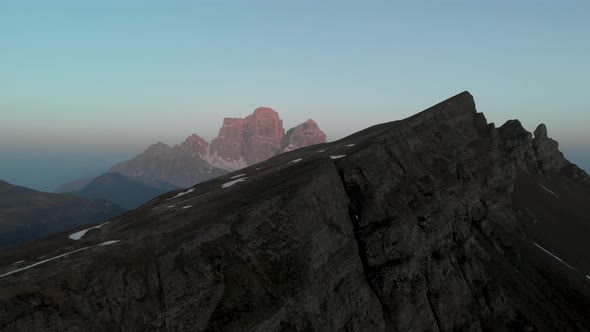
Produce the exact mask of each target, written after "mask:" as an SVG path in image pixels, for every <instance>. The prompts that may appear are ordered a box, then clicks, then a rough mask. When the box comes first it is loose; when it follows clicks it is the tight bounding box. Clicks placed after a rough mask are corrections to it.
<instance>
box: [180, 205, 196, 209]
mask: <svg viewBox="0 0 590 332" xmlns="http://www.w3.org/2000/svg"><path fill="white" fill-rule="evenodd" d="M192 207H193V206H192V205H187V206H183V207H182V209H190V208H192Z"/></svg>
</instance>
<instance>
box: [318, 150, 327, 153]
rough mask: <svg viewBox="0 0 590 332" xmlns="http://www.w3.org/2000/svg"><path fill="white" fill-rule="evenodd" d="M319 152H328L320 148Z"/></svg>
mask: <svg viewBox="0 0 590 332" xmlns="http://www.w3.org/2000/svg"><path fill="white" fill-rule="evenodd" d="M318 152H320V153H322V152H326V150H318Z"/></svg>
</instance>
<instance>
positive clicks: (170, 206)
mask: <svg viewBox="0 0 590 332" xmlns="http://www.w3.org/2000/svg"><path fill="white" fill-rule="evenodd" d="M168 207H169V208H173V207H176V205H169V206H168Z"/></svg>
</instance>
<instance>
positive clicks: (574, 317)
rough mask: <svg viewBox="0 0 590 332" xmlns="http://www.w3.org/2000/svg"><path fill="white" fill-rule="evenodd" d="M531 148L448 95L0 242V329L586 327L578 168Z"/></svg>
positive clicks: (582, 182) (584, 199)
mask: <svg viewBox="0 0 590 332" xmlns="http://www.w3.org/2000/svg"><path fill="white" fill-rule="evenodd" d="M535 137H537V138H538V139H541V137H543V135H541V134H539V135H535ZM542 146H543V143H541V142H540V141H537V142H535V139H533V137H532V135H531V134H530V133H528V132H526V130H524V129H523V128H522V126H521V125H520V123H519V122H517V121H510V122H508V123H506V124H505V125H503V126H502V127H500V128H496V127H495V126H494V125H493V124H488V123H487V121H486V119H485V117H484V116H483V115H482V114H481V113H477V111H476V109H475V103H474V101H473V98H472V97H471V95H470V94H469V93H466V92H465V93H462V94H459V95H457V96H455V97H453V98H451V99H449V100H446V101H444V102H443V103H440V104H438V105H435V106H433V107H432V108H430V109H428V110H426V111H424V112H422V113H419V114H417V115H415V116H413V117H411V118H408V119H405V120H402V121H396V122H391V123H385V124H381V125H378V126H375V127H371V128H368V129H366V130H364V131H361V132H359V133H356V134H354V135H351V136H349V137H346V138H344V139H342V140H340V141H337V142H332V143H328V144H325V145H324V146H322V150H320V151H322V152H319V151H318V149H317V148H312V147H310V148H302V149H298V150H296V151H292V152H289V153H284V154H280V155H278V156H276V157H273V158H271V159H270V160H267V161H265V162H262V163H260V164H258V165H256V166H253V167H247V168H245V169H242V170H240V171H239V172H236V173H234V174H228V175H226V176H222V177H219V178H216V179H213V180H210V181H207V182H204V183H201V184H199V185H197V186H195V187H193V188H191V189H189V190H183V191H179V192H173V193H168V194H165V195H163V196H161V197H160V198H158V199H156V200H153V201H152V202H150V203H149V204H148V205H146V206H144V207H142V208H140V209H138V210H135V211H133V212H130V213H128V214H126V215H124V216H122V217H120V218H118V219H116V220H113V221H112V222H110V223H109V224H107V225H104V226H103V227H101V228H99V229H96V230H94V231H93V232H91V233H89V234H88V235H86V236H85V237H84V238H82V239H81V240H79V241H71V240H68V238H67V235H63V236H61V237H59V236H56V237H54V238H52V239H48V240H44V241H38V242H37V243H35V244H34V245H31V246H29V247H27V248H26V250H25V249H19V248H15V249H13V250H9V251H7V252H4V253H0V267H2V268H1V269H2V270H1V271H0V273H3V274H1V275H0V307H2V308H5V310H3V311H0V328H2V329H7V330H64V329H71V330H76V329H84V330H97V331H98V330H104V329H105V328H113V329H125V330H137V331H140V330H154V329H164V330H166V329H168V330H196V331H220V330H221V331H244V330H247V331H334V330H346V331H457V330H469V331H482V330H488V331H489V330H517V331H535V330H537V331H551V330H588V329H589V327H590V318H589V317H588V315H587V313H588V312H589V310H590V276H588V275H590V255H589V254H588V252H590V250H588V249H589V248H588V245H587V239H588V238H589V237H590V220H588V216H589V215H590V204H589V203H590V185H589V182H588V178H589V177H588V175H587V174H586V173H584V172H583V171H581V170H580V169H579V168H577V167H576V166H575V165H572V164H570V163H569V162H567V161H566V160H565V159H563V160H559V162H551V163H545V162H543V161H544V160H547V158H546V156H548V155H552V156H555V153H554V152H555V151H553V150H551V149H547V148H543V147H542ZM105 241H118V242H107V243H109V244H110V245H108V246H105V245H100V244H104V243H105ZM81 249H83V250H81ZM76 250H81V251H76ZM64 253H70V254H69V255H67V256H64V257H60V258H59V259H55V260H52V261H51V262H50V263H45V264H41V265H36V266H32V267H30V268H27V267H29V266H30V265H31V264H32V263H35V262H37V260H39V259H46V258H50V257H56V256H58V255H63V254H64ZM19 260H25V261H26V262H25V263H24V264H25V265H24V266H23V267H21V265H17V267H19V268H21V269H22V268H26V269H25V270H20V271H19V270H16V271H15V267H14V265H12V264H13V263H14V262H15V261H19ZM20 264H23V263H20Z"/></svg>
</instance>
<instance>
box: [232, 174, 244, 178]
mask: <svg viewBox="0 0 590 332" xmlns="http://www.w3.org/2000/svg"><path fill="white" fill-rule="evenodd" d="M242 176H246V174H238V175H234V176H232V177H231V179H237V178H241V177H242Z"/></svg>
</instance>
